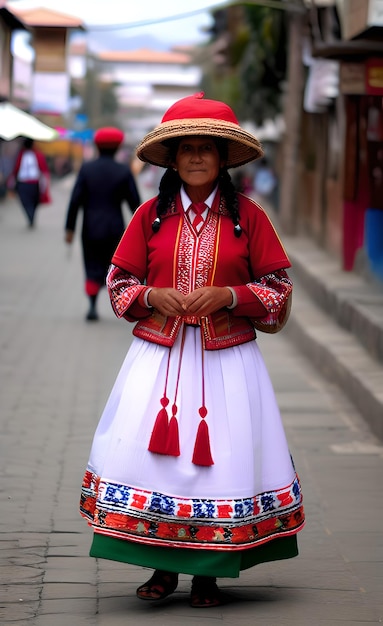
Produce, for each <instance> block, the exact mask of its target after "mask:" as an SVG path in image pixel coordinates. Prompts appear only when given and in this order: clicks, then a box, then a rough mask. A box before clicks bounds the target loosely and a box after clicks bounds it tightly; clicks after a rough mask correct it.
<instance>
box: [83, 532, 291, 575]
mask: <svg viewBox="0 0 383 626" xmlns="http://www.w3.org/2000/svg"><path fill="white" fill-rule="evenodd" d="M297 555H298V544H297V538H296V535H292V536H291V537H278V538H277V539H273V540H272V541H268V542H267V543H265V544H262V545H260V546H257V547H255V548H249V549H247V550H233V551H230V552H226V551H219V550H200V549H191V548H165V547H162V546H147V545H143V544H138V543H133V542H130V541H125V540H123V539H115V538H114V537H107V536H106V535H100V534H98V533H94V535H93V542H92V546H91V549H90V556H93V557H95V558H101V559H109V560H111V561H122V562H123V563H131V564H132V565H141V566H142V567H149V568H151V569H163V570H167V571H168V572H177V573H179V574H181V573H182V574H191V575H199V576H216V577H221V578H224V577H228V578H237V577H238V576H239V573H240V571H241V570H244V569H248V568H249V567H253V566H254V565H258V564H259V563H265V562H266V561H279V560H281V559H291V558H292V557H294V556H297Z"/></svg>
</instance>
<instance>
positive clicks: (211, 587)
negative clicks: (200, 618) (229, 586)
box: [190, 576, 222, 609]
mask: <svg viewBox="0 0 383 626" xmlns="http://www.w3.org/2000/svg"><path fill="white" fill-rule="evenodd" d="M221 604H222V598H221V592H220V590H219V588H218V586H217V583H216V579H215V578H212V577H210V576H194V578H193V581H192V588H191V596H190V606H192V607H193V608H195V609H206V608H209V607H212V606H220V605H221Z"/></svg>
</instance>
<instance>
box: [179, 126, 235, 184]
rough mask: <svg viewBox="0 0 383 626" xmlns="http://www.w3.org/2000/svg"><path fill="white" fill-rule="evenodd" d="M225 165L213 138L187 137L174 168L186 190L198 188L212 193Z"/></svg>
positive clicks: (182, 141) (181, 146)
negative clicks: (220, 171)
mask: <svg viewBox="0 0 383 626" xmlns="http://www.w3.org/2000/svg"><path fill="white" fill-rule="evenodd" d="M224 165H225V163H224V161H223V159H221V157H220V154H219V152H218V149H217V146H216V144H215V142H214V140H213V139H212V138H211V137H185V138H184V139H181V141H180V144H179V146H178V149H177V153H176V156H175V161H174V166H175V167H176V168H177V170H178V174H179V175H180V177H181V179H182V181H183V182H184V184H185V187H186V190H187V189H190V188H198V189H199V190H200V191H202V190H204V191H205V190H206V192H208V194H209V193H210V192H211V191H212V189H213V187H214V184H215V182H216V180H217V178H218V174H219V170H220V168H221V167H223V166H224Z"/></svg>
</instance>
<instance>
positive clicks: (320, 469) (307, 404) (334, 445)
mask: <svg viewBox="0 0 383 626" xmlns="http://www.w3.org/2000/svg"><path fill="white" fill-rule="evenodd" d="M71 184H72V180H71V178H70V177H69V178H67V179H65V180H63V181H60V182H59V183H56V184H55V186H54V188H53V198H54V204H53V205H52V206H49V207H46V208H41V209H40V211H39V214H38V216H37V227H36V229H34V230H32V231H30V230H28V229H27V228H26V225H25V220H24V216H23V214H22V213H21V210H20V208H19V206H18V203H17V201H16V200H14V199H12V198H9V199H7V200H6V201H3V202H0V289H1V298H0V345H1V359H0V380H1V394H0V420H1V433H2V436H1V454H0V468H1V478H2V483H1V514H0V533H1V544H0V555H1V562H0V583H1V586H0V589H1V591H0V623H1V624H4V625H7V626H8V625H13V624H17V626H24V625H27V624H28V626H67V625H68V624H73V626H85V625H87V626H122V625H126V624H132V625H140V624H142V625H145V626H146V625H148V624H156V626H165V624H166V625H167V626H171V625H175V626H176V625H177V626H178V625H179V624H182V625H183V626H188V625H194V624H196V623H202V624H206V626H213V624H217V623H220V624H230V625H232V624H233V622H235V623H236V624H237V625H238V626H242V625H243V626H247V625H250V624H252V625H253V624H257V625H259V626H276V625H277V624H278V626H279V625H282V626H293V625H294V626H322V625H330V626H336V625H338V624H339V626H341V625H344V626H346V625H347V626H349V625H350V624H353V625H355V626H356V625H358V626H362V625H366V626H367V625H371V624H378V623H382V620H383V594H382V590H383V567H382V561H383V535H382V523H381V520H382V518H383V498H382V482H383V481H382V476H383V474H382V470H383V447H382V445H381V443H380V440H379V439H377V438H376V437H375V436H374V435H373V434H372V432H371V431H370V430H369V427H368V424H367V422H366V419H363V417H362V414H361V413H359V412H358V410H357V409H356V408H355V404H354V400H353V401H352V402H351V401H350V399H349V397H347V395H346V393H344V392H343V391H342V390H341V389H340V388H339V386H338V380H337V377H336V376H334V377H333V380H330V381H329V380H327V379H325V378H322V376H321V374H320V373H319V371H318V369H317V368H316V367H314V365H313V363H312V362H311V361H313V362H317V361H318V358H317V357H315V354H318V353H319V348H315V350H314V348H313V346H314V343H313V341H314V339H315V337H316V335H315V333H317V334H318V333H319V334H320V329H321V328H322V331H323V332H324V328H325V323H324V321H323V319H322V317H321V316H322V315H323V312H322V311H320V310H319V308H318V307H316V306H314V305H313V304H312V302H310V303H309V299H308V297H307V294H306V293H305V291H303V289H302V287H301V286H300V285H299V283H298V284H297V293H298V296H297V297H296V299H295V302H294V308H293V315H292V318H291V327H292V330H290V331H288V329H289V327H290V322H289V324H288V326H287V327H286V329H285V331H283V332H282V333H280V334H278V335H275V336H266V335H263V336H260V337H259V343H260V346H261V349H262V351H263V353H264V356H265V359H266V362H267V365H268V367H269V370H270V374H271V378H272V380H273V383H274V387H275V390H276V393H277V397H278V401H279V404H280V407H281V410H282V415H283V419H284V423H285V426H286V431H287V436H288V439H289V443H290V447H291V451H292V454H293V457H294V460H295V463H296V466H297V468H298V471H299V473H300V477H301V480H302V485H303V489H304V496H305V507H306V514H307V525H306V528H305V529H304V530H303V531H302V532H301V533H300V535H299V545H300V556H299V557H298V558H296V559H292V560H289V561H285V562H283V561H281V562H275V563H270V564H264V565H260V566H258V567H256V568H253V569H250V570H247V571H246V572H244V573H243V574H242V575H241V577H240V578H239V579H222V580H221V581H219V582H220V584H221V587H222V589H223V591H224V593H225V598H226V601H227V602H226V605H225V606H222V607H218V608H216V609H210V610H205V611H203V610H197V609H191V608H190V607H189V606H188V602H187V599H188V593H189V586H190V577H188V576H181V580H180V585H179V588H178V590H177V592H176V593H175V594H174V595H173V596H172V597H171V598H170V599H169V600H168V601H167V602H166V603H163V604H162V606H153V605H151V604H146V603H144V602H140V601H139V600H137V599H136V598H135V589H136V587H137V586H138V584H140V583H142V582H143V581H144V580H145V579H146V578H147V576H148V573H147V572H146V571H145V570H144V569H143V568H140V567H134V566H128V565H124V564H121V563H113V562H109V561H103V560H99V561H96V560H95V559H91V558H90V557H88V549H89V545H90V541H91V531H90V529H89V528H88V527H87V525H86V523H85V522H84V521H83V520H82V519H81V518H80V516H79V514H78V499H79V489H80V484H81V479H82V474H83V471H84V469H85V464H86V461H87V458H88V453H89V449H90V444H91V439H92V436H93V432H94V429H95V427H96V424H97V421H98V419H99V416H100V413H101V411H102V409H103V406H104V403H105V401H106V399H107V396H108V393H109V391H110V389H111V386H112V384H113V381H114V379H115V376H116V374H117V372H118V370H119V368H120V365H121V363H122V360H123V358H124V356H125V353H126V350H127V348H128V346H129V343H130V341H131V326H130V325H129V324H127V323H125V322H124V321H119V320H117V319H116V318H115V317H114V315H113V313H112V310H111V307H110V305H109V303H108V300H107V295H106V292H105V293H104V294H102V295H103V298H101V320H100V322H98V323H95V324H89V323H88V324H87V323H86V322H85V321H84V314H85V312H86V308H87V303H86V300H85V297H84V296H83V291H82V290H83V277H82V265H81V254H80V246H79V240H78V239H79V238H78V236H77V238H76V242H75V244H74V247H73V250H72V251H71V252H70V253H68V250H67V249H66V247H65V245H64V243H63V223H64V214H65V205H66V202H67V199H68V194H69V190H70V186H71ZM291 243H292V242H291V241H289V242H288V245H287V248H288V252H289V253H290V254H291V252H292V251H290V244H291ZM293 243H294V246H295V247H294V250H295V254H296V255H298V252H299V254H300V255H301V258H303V254H304V248H305V245H304V242H302V241H301V240H296V241H295V242H293ZM309 252H310V251H308V253H309ZM309 265H310V263H308V266H309ZM294 271H295V272H296V270H294ZM296 273H297V272H296ZM309 307H310V309H309ZM318 320H319V321H320V322H321V324H322V326H321V324H320V323H319V321H318ZM308 322H309V324H308ZM299 323H300V329H301V330H300V332H299ZM307 325H308V326H309V329H311V332H312V336H313V340H312V341H311V343H310V342H309V341H308V340H307V341H306V340H305V343H306V345H307V346H308V347H309V346H310V345H311V348H312V352H311V353H309V352H308V354H309V355H310V358H306V357H305V356H303V354H302V352H301V351H300V350H301V348H302V345H301V344H302V343H304V342H303V337H304V335H302V334H300V333H302V332H303V329H304V328H305V326H307ZM318 329H319V330H318ZM314 335H315V336H314ZM301 337H302V339H301ZM332 341H333V342H336V341H337V334H336V333H335V332H334V333H333V335H332ZM342 341H343V344H342V350H343V352H342V354H343V355H344V354H347V345H348V346H349V354H348V365H349V369H352V368H353V367H354V368H355V369H357V370H359V369H360V362H359V356H358V355H357V354H356V353H355V351H354V345H353V344H352V337H351V336H350V335H346V336H343V335H342ZM347 341H349V344H347ZM316 345H318V344H316ZM314 353H315V354H314ZM313 354H314V356H313ZM314 357H315V358H314ZM323 358H324V357H323ZM328 361H330V358H329V357H328ZM318 364H319V365H320V363H318ZM379 368H380V366H379V363H378V361H376V367H374V369H373V371H371V376H372V377H376V378H379V373H380V369H379ZM346 391H347V390H346ZM366 397H367V396H366Z"/></svg>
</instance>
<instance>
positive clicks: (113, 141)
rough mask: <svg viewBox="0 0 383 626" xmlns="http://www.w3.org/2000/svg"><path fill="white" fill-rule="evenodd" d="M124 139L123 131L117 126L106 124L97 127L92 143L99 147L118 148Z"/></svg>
mask: <svg viewBox="0 0 383 626" xmlns="http://www.w3.org/2000/svg"><path fill="white" fill-rule="evenodd" d="M123 139H124V133H123V132H122V130H120V129H119V128H114V127H113V126H106V127H104V128H99V129H98V130H97V131H96V132H95V134H94V138H93V140H94V143H95V144H96V146H98V147H99V148H111V149H112V148H118V146H119V145H120V144H121V143H122V141H123Z"/></svg>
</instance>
